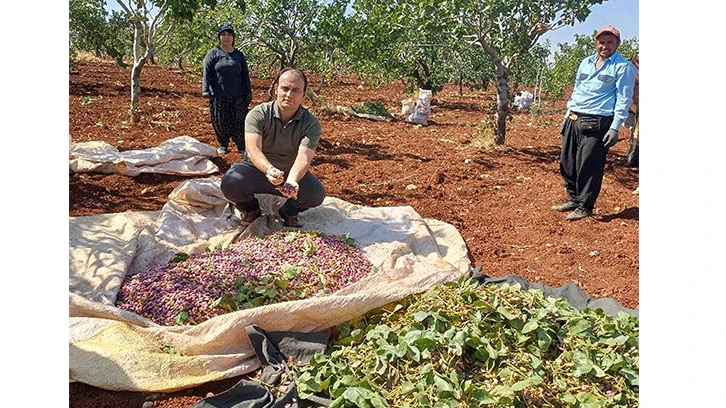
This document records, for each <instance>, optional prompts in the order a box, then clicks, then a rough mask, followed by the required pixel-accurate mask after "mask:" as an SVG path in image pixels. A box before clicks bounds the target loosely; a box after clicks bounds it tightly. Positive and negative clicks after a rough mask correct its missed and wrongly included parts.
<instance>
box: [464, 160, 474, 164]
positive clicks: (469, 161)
mask: <svg viewBox="0 0 726 408" xmlns="http://www.w3.org/2000/svg"><path fill="white" fill-rule="evenodd" d="M473 162H474V160H472V159H464V163H466V164H469V163H473Z"/></svg>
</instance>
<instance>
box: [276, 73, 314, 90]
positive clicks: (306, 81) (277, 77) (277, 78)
mask: <svg viewBox="0 0 726 408" xmlns="http://www.w3.org/2000/svg"><path fill="white" fill-rule="evenodd" d="M288 71H294V72H295V73H297V74H298V75H300V78H302V80H303V91H307V90H308V77H306V76H305V73H304V72H302V71H300V70H299V69H297V68H293V67H285V68H283V69H281V70H280V72H278V73H277V76H276V77H275V81H274V82H272V87H273V88H274V87H275V86H277V83H278V82H279V81H280V77H281V76H282V74H284V73H285V72H288Z"/></svg>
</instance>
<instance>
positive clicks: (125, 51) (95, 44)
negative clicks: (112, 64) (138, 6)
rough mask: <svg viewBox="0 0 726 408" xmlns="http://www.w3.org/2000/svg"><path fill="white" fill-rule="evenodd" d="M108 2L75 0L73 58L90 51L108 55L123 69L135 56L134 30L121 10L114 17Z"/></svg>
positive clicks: (72, 5)
mask: <svg viewBox="0 0 726 408" xmlns="http://www.w3.org/2000/svg"><path fill="white" fill-rule="evenodd" d="M105 5H106V1H105V0H71V1H70V3H69V9H68V12H69V19H68V21H69V39H70V48H71V51H70V53H71V55H72V56H73V55H75V53H76V51H88V52H91V53H93V54H95V55H97V56H102V55H105V56H108V57H110V58H112V59H114V60H115V61H116V63H118V64H119V65H121V66H126V64H125V62H124V61H123V60H124V58H125V57H128V56H130V55H131V50H132V39H133V27H132V25H131V23H130V22H129V20H128V19H127V18H126V16H125V15H124V14H123V13H121V12H118V11H113V12H112V13H111V14H110V15H109V14H108V13H107V12H106V9H105Z"/></svg>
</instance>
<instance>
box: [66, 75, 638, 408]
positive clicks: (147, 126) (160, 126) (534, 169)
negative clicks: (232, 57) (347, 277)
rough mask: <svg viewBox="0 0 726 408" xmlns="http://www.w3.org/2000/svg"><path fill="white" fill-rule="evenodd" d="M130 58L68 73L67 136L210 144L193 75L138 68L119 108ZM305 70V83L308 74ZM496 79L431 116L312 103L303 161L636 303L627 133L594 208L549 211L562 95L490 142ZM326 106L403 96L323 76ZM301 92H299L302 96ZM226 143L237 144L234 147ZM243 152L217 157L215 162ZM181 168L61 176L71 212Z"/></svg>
mask: <svg viewBox="0 0 726 408" xmlns="http://www.w3.org/2000/svg"><path fill="white" fill-rule="evenodd" d="M129 78H130V68H127V69H123V68H120V67H118V66H116V65H114V64H113V63H112V62H104V61H86V62H82V63H81V64H79V65H78V66H77V68H76V69H74V70H72V71H71V72H70V83H69V99H68V103H69V112H70V117H69V132H70V137H71V140H72V141H73V142H82V141H105V142H108V143H110V144H112V145H114V146H116V147H117V148H119V150H129V149H144V148H149V147H155V146H158V145H159V144H160V143H161V142H163V141H164V140H166V139H169V138H172V137H176V136H180V135H188V136H191V137H194V138H196V139H198V140H200V141H202V142H204V143H208V144H210V145H212V146H215V147H216V146H217V145H216V140H215V137H214V133H213V130H212V126H211V124H210V123H209V111H208V107H207V103H206V99H204V98H203V97H202V96H201V79H200V77H199V75H198V73H191V72H183V71H181V70H177V69H168V68H163V67H159V66H154V65H147V66H146V67H144V69H143V72H142V74H141V87H142V92H143V93H142V96H141V104H142V105H141V107H142V121H141V123H139V124H135V125H132V124H131V123H130V122H129V119H128V109H129V99H130V98H129ZM270 82H271V79H269V78H253V105H254V104H257V103H260V102H264V101H266V100H267V97H266V91H267V88H268V87H269V84H270ZM314 82H315V81H312V80H311V83H314ZM494 92H495V90H494V89H493V88H490V89H488V90H486V91H475V90H472V89H468V88H465V89H464V94H463V96H459V94H458V89H457V88H456V87H455V86H454V85H448V86H446V87H445V88H444V89H443V91H441V92H439V93H438V94H437V95H436V96H435V98H434V101H433V103H432V114H431V117H430V120H429V121H430V126H428V127H421V126H414V125H411V124H407V123H404V122H402V121H400V120H398V121H394V122H375V121H369V120H365V119H359V118H352V117H349V116H346V115H344V114H341V113H335V114H331V113H326V112H324V111H323V110H322V109H319V108H313V111H314V112H316V113H317V114H318V118H319V119H320V120H321V122H322V126H323V143H322V144H321V146H320V147H319V149H318V154H317V156H316V158H315V160H314V162H313V168H312V172H313V173H314V174H315V175H316V176H318V177H319V178H320V180H321V181H322V182H323V184H324V185H325V186H326V189H327V192H328V195H330V196H334V197H338V198H341V199H343V200H346V201H349V202H352V203H355V204H362V205H366V206H402V205H407V206H411V207H413V208H414V209H415V210H416V211H417V212H418V213H419V214H420V215H421V216H422V217H425V218H434V219H438V220H441V221H445V222H447V223H450V224H452V225H454V226H455V227H456V228H457V229H458V230H459V232H460V233H461V235H462V236H463V238H464V240H465V241H466V243H467V245H468V247H469V250H470V255H471V258H472V261H473V264H474V265H475V266H480V267H481V268H482V270H483V272H484V273H486V274H489V275H492V276H505V275H521V276H523V277H525V278H527V279H529V280H530V281H533V282H540V283H543V284H546V285H551V286H560V285H563V284H565V283H568V282H575V283H577V284H578V285H579V286H580V287H581V288H582V289H583V290H584V291H585V292H586V293H587V294H588V295H590V296H591V297H592V298H600V297H612V298H614V299H616V300H617V301H619V302H620V303H621V304H623V305H624V306H627V307H630V308H638V307H639V301H638V297H639V289H638V284H639V277H638V267H639V256H638V246H639V241H638V236H639V204H638V195H634V194H633V193H632V192H633V190H635V189H636V187H638V170H637V169H633V168H629V167H627V165H626V153H627V145H628V137H629V136H630V135H629V132H628V131H626V130H622V131H621V132H620V136H621V140H622V141H621V142H619V143H618V144H617V145H616V146H615V147H614V148H613V149H611V151H610V153H609V155H608V162H607V167H606V170H605V179H604V181H603V188H602V192H601V194H600V197H599V198H598V201H597V203H596V207H595V211H594V215H593V217H591V218H587V219H584V220H581V221H578V222H574V223H573V222H569V221H567V220H565V215H566V214H562V213H556V212H553V211H552V210H550V206H551V205H552V204H557V203H560V202H562V201H563V200H564V199H565V198H566V194H565V190H564V187H563V182H562V179H561V177H560V175H559V171H558V160H559V147H560V138H559V134H558V127H559V124H560V121H561V118H562V116H563V113H564V103H565V101H564V100H558V101H554V102H550V101H546V102H545V103H544V105H543V106H542V109H543V110H544V112H545V113H543V114H539V115H533V114H530V113H514V114H513V115H512V117H511V120H510V121H509V122H508V131H507V135H506V144H505V146H499V147H487V146H486V144H485V143H484V141H485V139H486V138H485V137H483V136H482V135H483V131H482V129H483V122H482V121H483V120H484V119H485V118H486V117H487V115H489V114H490V113H491V112H493V108H494V100H495V99H494V98H495V96H494ZM320 96H321V97H322V98H323V99H324V101H325V103H326V104H328V105H329V106H335V105H343V106H354V105H357V104H359V103H362V102H372V101H377V102H381V103H382V104H383V105H384V106H386V107H387V108H388V110H389V111H390V112H391V113H394V114H400V111H401V100H402V99H406V98H408V97H409V96H410V95H408V94H406V93H405V92H404V85H403V83H402V82H400V81H396V82H393V83H390V84H386V85H384V86H381V87H378V88H376V89H371V88H368V87H365V86H363V85H362V84H361V83H360V82H358V81H355V80H352V79H350V80H347V81H345V82H340V83H335V84H330V85H329V86H326V87H324V88H323V89H322V91H321V93H320ZM308 104H309V100H307V101H306V105H308ZM232 150H234V149H232ZM239 160H240V155H239V154H238V153H236V152H234V153H230V154H228V155H225V156H221V157H218V158H216V159H215V160H214V161H215V163H216V164H217V165H218V167H219V168H220V169H221V171H222V172H224V171H226V170H227V169H228V168H229V166H230V164H232V163H235V162H237V161H239ZM184 179H185V177H178V176H168V175H141V176H137V177H126V176H120V175H103V174H94V173H84V174H70V175H69V190H70V197H69V198H70V201H69V202H70V208H69V215H70V216H86V215H93V214H102V213H113V212H123V211H141V210H159V209H161V207H162V205H163V204H164V203H165V202H166V200H167V195H168V194H169V193H170V192H171V191H172V190H173V189H174V187H176V186H177V184H179V183H180V182H181V181H183V180H184ZM238 380H239V379H231V380H226V381H222V382H218V383H214V384H208V385H205V386H203V387H198V388H195V389H190V390H184V391H181V392H178V393H174V394H171V395H154V394H144V393H130V392H111V391H106V390H100V389H97V388H94V387H90V386H87V385H85V384H80V383H73V384H70V386H69V387H70V406H71V407H78V408H81V407H83V408H86V407H95V408H100V407H127V406H132V407H140V406H141V405H142V404H144V402H145V401H149V403H148V404H146V405H145V406H146V407H147V408H148V407H149V406H153V407H157V408H159V407H163V408H172V407H188V406H191V405H193V404H194V403H195V402H197V401H198V400H199V399H201V398H202V397H204V396H205V395H206V394H207V393H208V392H214V393H216V392H220V391H222V390H224V389H227V388H229V387H230V386H231V385H233V384H234V383H236V382H237V381H238Z"/></svg>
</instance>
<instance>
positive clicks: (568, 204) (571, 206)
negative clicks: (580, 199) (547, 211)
mask: <svg viewBox="0 0 726 408" xmlns="http://www.w3.org/2000/svg"><path fill="white" fill-rule="evenodd" d="M550 208H552V209H553V210H555V211H559V212H567V211H572V210H574V209H576V208H577V203H575V202H572V201H567V202H566V203H564V204H560V205H553V206H552V207H550Z"/></svg>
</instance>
